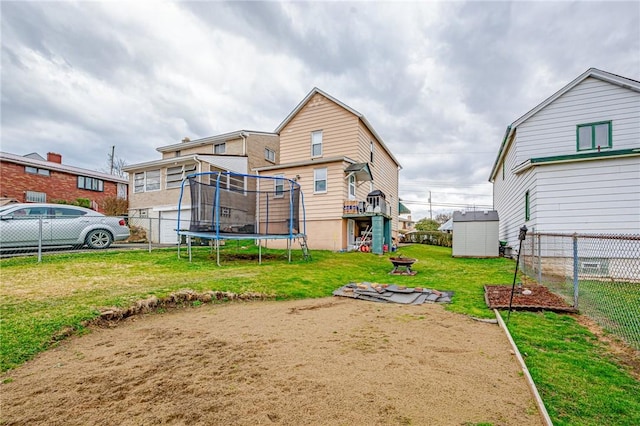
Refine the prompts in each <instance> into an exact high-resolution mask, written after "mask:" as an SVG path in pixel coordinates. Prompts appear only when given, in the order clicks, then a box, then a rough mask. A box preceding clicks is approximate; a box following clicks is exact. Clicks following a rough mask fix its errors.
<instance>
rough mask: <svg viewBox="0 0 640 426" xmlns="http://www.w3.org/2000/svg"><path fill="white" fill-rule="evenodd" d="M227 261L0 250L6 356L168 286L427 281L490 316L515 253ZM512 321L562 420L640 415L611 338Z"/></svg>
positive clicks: (266, 287)
mask: <svg viewBox="0 0 640 426" xmlns="http://www.w3.org/2000/svg"><path fill="white" fill-rule="evenodd" d="M222 251H223V260H222V263H223V266H222V267H218V266H216V263H215V259H214V258H213V257H212V255H211V253H210V251H209V249H208V248H206V247H198V248H194V251H193V260H192V262H189V261H188V259H186V258H185V257H184V255H185V252H184V251H183V258H181V259H178V257H177V254H176V250H175V249H158V250H154V251H153V252H152V253H148V252H146V251H122V252H116V251H109V252H93V253H86V254H80V253H75V254H72V255H47V256H45V257H44V258H43V262H42V263H41V264H38V263H37V262H36V259H35V257H27V258H13V259H5V260H2V261H0V274H1V276H2V298H1V299H0V339H1V348H0V352H1V353H0V368H1V370H2V371H4V372H7V374H8V375H10V371H9V370H10V369H12V368H15V367H16V366H19V365H20V364H21V363H23V362H25V361H27V360H29V359H31V358H32V357H33V356H35V355H36V354H37V353H38V352H40V351H43V350H46V349H47V348H48V347H50V346H51V345H52V344H55V342H56V340H58V339H59V338H60V336H64V335H66V334H67V333H68V331H69V330H75V332H77V333H82V332H84V331H85V330H83V327H82V325H81V324H82V323H83V321H86V320H89V319H92V318H94V317H95V316H96V315H97V313H98V308H100V307H108V306H118V307H127V306H130V305H131V304H132V303H134V302H135V301H136V300H139V299H145V298H148V297H149V296H151V295H155V296H157V297H163V296H167V295H169V294H171V293H173V292H176V291H178V290H181V289H191V290H195V291H199V292H202V291H207V290H221V291H231V292H235V293H243V292H248V291H251V292H261V293H267V294H271V295H274V296H276V297H277V298H279V299H292V298H311V297H324V296H329V295H331V292H332V291H333V290H335V289H336V288H338V287H340V286H341V285H344V284H346V283H348V282H352V281H356V282H357V281H370V282H380V283H397V284H400V285H403V284H406V285H410V286H416V285H420V286H422V287H426V288H434V289H438V290H453V291H454V292H455V295H454V298H453V303H451V304H450V305H448V307H447V308H448V309H450V310H451V311H454V312H458V313H461V314H466V315H472V316H475V317H484V318H491V317H493V312H492V311H490V310H488V309H487V308H486V306H485V303H484V296H483V285H484V284H487V283H491V284H511V282H512V280H513V269H514V266H515V265H514V263H513V261H511V260H508V259H503V258H498V259H454V258H452V257H451V249H450V248H442V247H434V246H425V245H411V246H407V247H402V248H401V250H400V253H401V254H402V255H405V256H408V257H414V258H417V259H418V262H417V263H415V264H414V266H413V269H414V270H416V271H418V275H416V276H413V277H407V276H390V275H389V274H388V272H389V271H390V270H391V269H392V265H391V263H390V262H389V261H388V260H387V258H388V257H389V255H385V256H377V255H373V254H363V253H332V252H326V251H313V252H312V254H313V260H312V261H310V262H307V261H304V260H303V259H302V258H301V254H300V253H299V251H294V253H293V254H294V259H293V262H292V263H287V262H286V256H285V253H284V252H283V251H277V250H266V251H265V250H263V254H275V255H277V256H278V258H276V259H268V260H264V261H263V264H262V265H258V264H257V261H251V260H249V261H248V260H242V261H233V260H225V259H224V254H225V253H229V254H234V253H243V254H244V253H248V252H249V253H255V252H256V250H255V248H245V247H244V246H242V245H241V244H240V243H236V242H232V243H230V244H228V245H227V246H226V247H224V249H223V250H222ZM509 328H510V330H511V333H512V335H513V336H514V339H515V341H516V343H517V344H518V346H519V348H520V350H521V352H523V355H524V356H525V359H526V362H527V365H528V367H529V369H530V371H531V374H532V376H533V379H534V381H535V382H536V384H537V385H538V389H539V391H540V393H541V395H542V397H543V399H544V402H545V405H546V406H547V409H548V411H549V414H550V415H551V418H552V419H553V421H554V423H555V424H558V425H561V424H566V425H570V424H571V425H575V424H580V425H602V424H609V425H614V424H619V425H626V424H629V425H631V424H640V396H639V395H640V382H638V381H637V380H635V379H633V377H632V376H631V375H630V374H629V372H628V371H626V370H625V369H624V368H622V367H621V366H620V365H618V364H617V363H616V362H615V360H614V359H613V358H612V357H611V355H609V353H608V352H607V348H606V347H605V346H603V344H602V343H600V342H598V341H597V339H596V338H595V337H594V336H593V335H592V334H591V333H590V332H589V331H588V330H586V329H585V328H583V327H582V326H580V325H579V324H578V323H577V322H576V321H575V319H573V318H572V317H570V316H566V315H556V314H550V313H544V314H536V313H520V312H514V313H512V314H511V319H510V322H509Z"/></svg>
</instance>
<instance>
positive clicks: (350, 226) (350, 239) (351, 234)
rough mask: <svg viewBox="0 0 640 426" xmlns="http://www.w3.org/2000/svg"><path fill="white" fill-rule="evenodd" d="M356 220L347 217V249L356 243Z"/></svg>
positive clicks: (352, 247) (353, 246)
mask: <svg viewBox="0 0 640 426" xmlns="http://www.w3.org/2000/svg"><path fill="white" fill-rule="evenodd" d="M355 229H356V222H355V221H354V220H352V219H347V250H353V249H354V248H355V245H356V231H355Z"/></svg>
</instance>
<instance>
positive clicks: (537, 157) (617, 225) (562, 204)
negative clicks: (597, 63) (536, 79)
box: [489, 68, 640, 246]
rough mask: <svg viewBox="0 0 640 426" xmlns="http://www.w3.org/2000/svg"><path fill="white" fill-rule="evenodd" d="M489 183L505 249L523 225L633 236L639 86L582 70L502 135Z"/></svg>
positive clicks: (638, 198)
mask: <svg viewBox="0 0 640 426" xmlns="http://www.w3.org/2000/svg"><path fill="white" fill-rule="evenodd" d="M489 180H490V182H492V183H493V199H494V200H493V202H494V208H495V209H496V210H497V211H498V214H499V217H500V226H499V228H500V229H499V233H500V239H501V240H507V241H508V242H509V244H510V245H512V246H516V245H517V242H518V230H519V228H520V227H521V226H522V225H526V226H527V227H528V228H529V229H533V230H535V231H538V232H557V233H574V232H578V233H589V234H599V233H607V234H611V233H616V234H621V233H624V234H629V233H631V234H639V233H640V82H638V81H635V80H631V79H627V78H624V77H620V76H617V75H614V74H610V73H607V72H604V71H600V70H597V69H593V68H592V69H589V70H587V71H586V72H585V73H583V74H582V75H581V76H579V77H578V78H576V79H575V80H574V81H572V82H571V83H570V84H568V85H567V86H565V87H564V88H563V89H561V90H560V91H558V92H557V93H556V94H554V95H553V96H551V97H550V98H548V99H547V100H545V101H544V102H543V103H541V104H540V105H538V106H537V107H535V108H534V109H532V110H531V111H529V112H528V113H527V114H525V115H524V116H522V117H521V118H519V119H518V120H516V121H515V122H514V123H513V124H511V125H510V126H509V127H508V128H507V132H506V134H505V137H504V140H503V143H502V146H501V148H500V152H499V153H498V157H497V158H496V161H495V163H494V167H493V170H492V172H491V176H490V179H489ZM526 194H528V218H527V202H526V200H525V199H526V198H527V195H526Z"/></svg>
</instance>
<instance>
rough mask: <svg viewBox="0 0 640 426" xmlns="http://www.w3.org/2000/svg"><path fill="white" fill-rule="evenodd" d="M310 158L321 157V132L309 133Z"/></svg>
mask: <svg viewBox="0 0 640 426" xmlns="http://www.w3.org/2000/svg"><path fill="white" fill-rule="evenodd" d="M311 156H312V157H320V156H322V130H318V131H316V132H311Z"/></svg>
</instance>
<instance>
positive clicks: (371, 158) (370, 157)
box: [369, 141, 373, 166]
mask: <svg viewBox="0 0 640 426" xmlns="http://www.w3.org/2000/svg"><path fill="white" fill-rule="evenodd" d="M369 146H370V147H371V148H370V150H371V155H370V156H369V159H370V161H369V162H370V163H371V165H372V166H373V141H369Z"/></svg>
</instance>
